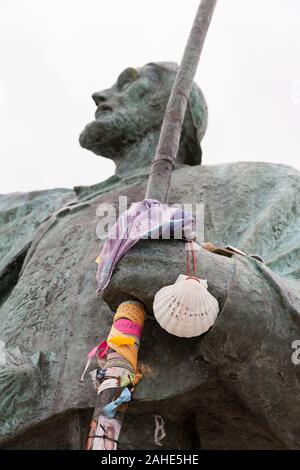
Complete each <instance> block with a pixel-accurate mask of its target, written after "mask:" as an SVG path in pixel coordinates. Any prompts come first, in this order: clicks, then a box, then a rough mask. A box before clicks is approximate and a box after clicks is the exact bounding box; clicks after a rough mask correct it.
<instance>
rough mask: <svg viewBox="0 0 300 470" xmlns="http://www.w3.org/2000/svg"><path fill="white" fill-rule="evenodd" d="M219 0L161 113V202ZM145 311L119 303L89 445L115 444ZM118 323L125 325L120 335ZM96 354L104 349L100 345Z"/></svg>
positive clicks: (204, 5)
mask: <svg viewBox="0 0 300 470" xmlns="http://www.w3.org/2000/svg"><path fill="white" fill-rule="evenodd" d="M216 2H217V0H202V1H201V3H200V6H199V8H198V11H197V14H196V17H195V20H194V23H193V26H192V30H191V32H190V35H189V38H188V42H187V45H186V48H185V51H184V54H183V58H182V61H181V64H180V67H179V69H178V72H177V76H176V79H175V82H174V85H173V88H172V91H171V94H170V98H169V102H168V105H167V108H166V112H165V116H164V119H163V123H162V128H161V133H160V138H159V143H158V147H157V150H156V155H155V157H154V160H153V162H152V166H151V171H150V175H149V180H148V186H147V191H146V198H151V199H158V200H159V201H160V202H162V203H164V202H166V201H167V195H168V190H169V186H170V180H171V173H172V170H173V168H174V165H175V159H176V154H177V150H178V145H179V140H180V135H181V127H182V123H183V119H184V115H185V111H186V106H187V103H188V100H189V96H190V91H191V88H192V83H193V79H194V76H195V73H196V69H197V65H198V62H199V59H200V54H201V51H202V48H203V44H204V40H205V37H206V34H207V30H208V27H209V24H210V21H211V18H212V15H213V11H214V8H215V5H216ZM144 313H145V312H144V307H143V305H142V304H140V303H139V302H132V301H128V302H123V303H122V304H121V305H120V306H119V308H118V310H117V313H116V315H115V317H114V322H113V326H112V329H111V332H110V335H109V338H108V342H107V345H106V346H103V347H106V348H107V350H106V352H107V353H108V354H107V360H106V362H105V365H104V367H103V369H98V378H97V377H96V381H97V380H98V382H99V384H98V395H97V401H96V407H95V411H94V416H93V420H92V423H91V427H90V432H89V437H88V440H87V445H86V449H88V450H115V449H117V442H118V438H119V434H120V430H121V425H122V420H123V417H124V412H125V409H126V406H127V403H128V401H129V400H130V397H131V393H132V391H133V388H134V386H135V384H136V383H137V381H138V379H139V374H138V370H137V355H138V350H139V340H140V336H141V331H142V326H143V323H144ZM119 320H121V321H122V320H123V323H122V325H123V326H124V324H125V323H126V321H128V325H130V326H131V327H132V328H133V329H135V331H134V332H133V333H131V334H130V331H129V330H126V328H125V326H124V328H123V330H122V327H120V323H119V324H118V325H116V322H117V321H119ZM124 322H125V323H124ZM138 326H139V327H140V328H138ZM117 327H120V328H121V331H122V332H121V333H120V335H119V333H118V332H119V331H120V330H119V329H118V328H117ZM137 330H138V332H139V334H138V332H137ZM125 331H127V333H125ZM117 338H119V339H117ZM122 338H123V339H122ZM122 341H123V343H122ZM117 343H118V344H117ZM100 346H101V345H100ZM96 354H97V355H99V354H100V355H101V354H102V350H101V348H99V350H96ZM125 384H127V385H125Z"/></svg>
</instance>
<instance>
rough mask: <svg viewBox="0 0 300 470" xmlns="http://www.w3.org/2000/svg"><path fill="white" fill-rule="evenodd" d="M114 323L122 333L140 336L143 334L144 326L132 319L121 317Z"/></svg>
mask: <svg viewBox="0 0 300 470" xmlns="http://www.w3.org/2000/svg"><path fill="white" fill-rule="evenodd" d="M113 325H114V327H115V328H117V330H119V331H120V332H121V333H124V334H127V335H134V336H137V337H138V338H140V336H141V334H142V326H140V325H138V324H137V323H134V322H133V321H131V320H127V319H126V318H120V319H119V320H117V321H115V322H114V324H113Z"/></svg>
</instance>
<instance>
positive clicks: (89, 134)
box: [79, 120, 111, 155]
mask: <svg viewBox="0 0 300 470" xmlns="http://www.w3.org/2000/svg"><path fill="white" fill-rule="evenodd" d="M108 127H109V125H107V123H103V122H101V121H97V120H95V121H92V122H90V123H89V124H87V125H86V126H85V128H84V129H83V131H82V132H81V134H80V136H79V143H80V145H81V147H83V148H85V149H87V150H91V151H92V152H94V153H96V154H97V155H100V154H101V150H102V148H103V146H105V145H106V144H107V143H108V142H107V140H106V139H105V136H106V138H107V136H108V135H110V136H111V129H108Z"/></svg>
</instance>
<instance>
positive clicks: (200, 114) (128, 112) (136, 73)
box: [80, 62, 207, 165]
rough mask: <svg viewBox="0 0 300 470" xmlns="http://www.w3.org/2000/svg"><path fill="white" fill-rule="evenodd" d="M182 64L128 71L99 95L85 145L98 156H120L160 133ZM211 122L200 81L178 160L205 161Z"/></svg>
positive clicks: (194, 89)
mask: <svg viewBox="0 0 300 470" xmlns="http://www.w3.org/2000/svg"><path fill="white" fill-rule="evenodd" d="M177 69H178V66H177V65H176V64H174V63H170V62H160V63H150V64H147V65H145V66H144V67H141V68H138V69H134V68H127V69H125V70H124V71H123V72H122V73H121V74H120V75H119V77H118V79H117V82H116V83H115V84H114V85H113V86H112V87H111V88H109V89H107V90H104V91H101V92H97V93H94V94H93V96H92V97H93V100H94V101H95V103H96V106H97V109H96V113H95V120H94V121H92V122H91V123H89V124H88V125H87V126H86V127H85V129H84V130H83V131H82V133H81V135H80V145H81V146H82V147H84V148H86V149H88V150H91V151H92V152H94V153H95V154H97V155H101V156H103V157H107V158H111V159H113V160H115V159H117V158H120V156H121V155H122V153H124V148H125V149H126V148H128V146H130V145H134V144H137V143H139V142H141V141H142V140H146V139H147V135H149V134H151V133H153V132H157V133H158V132H159V130H160V127H161V124H162V120H163V116H164V112H165V108H166V105H167V102H168V98H169V95H170V92H171V88H172V85H173V82H174V79H175V76H176V72H177ZM206 126H207V105H206V102H205V99H204V96H203V94H202V92H201V90H200V89H199V87H198V86H197V85H196V84H195V83H194V84H193V87H192V92H191V96H190V100H189V104H188V107H187V111H186V115H185V119H184V124H183V129H182V135H181V141H180V147H179V151H178V155H177V161H179V162H181V163H186V164H189V165H197V164H199V163H201V147H200V143H201V140H202V138H203V136H204V133H205V130H206Z"/></svg>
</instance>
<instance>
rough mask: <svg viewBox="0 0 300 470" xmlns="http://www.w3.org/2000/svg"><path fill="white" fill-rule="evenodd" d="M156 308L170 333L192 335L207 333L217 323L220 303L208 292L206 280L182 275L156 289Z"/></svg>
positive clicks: (159, 320) (188, 336) (154, 304)
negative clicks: (167, 284)
mask: <svg viewBox="0 0 300 470" xmlns="http://www.w3.org/2000/svg"><path fill="white" fill-rule="evenodd" d="M153 311H154V315H155V317H156V319H157V321H158V323H159V324H160V326H161V327H162V328H163V329H164V330H166V331H167V332H168V333H171V334H172V335H175V336H180V337H184V338H191V337H193V336H199V335H201V334H202V333H205V331H207V330H208V329H209V328H210V327H211V326H212V325H213V324H214V322H215V321H216V319H217V316H218V313H219V304H218V301H217V299H216V298H215V297H213V296H212V295H211V294H210V293H209V292H208V290H207V281H206V280H204V279H195V278H188V277H187V276H185V275H183V274H180V276H179V277H178V279H177V281H176V282H175V284H172V285H171V286H166V287H163V288H162V289H160V290H159V291H158V292H157V294H156V295H155V297H154V303H153Z"/></svg>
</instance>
